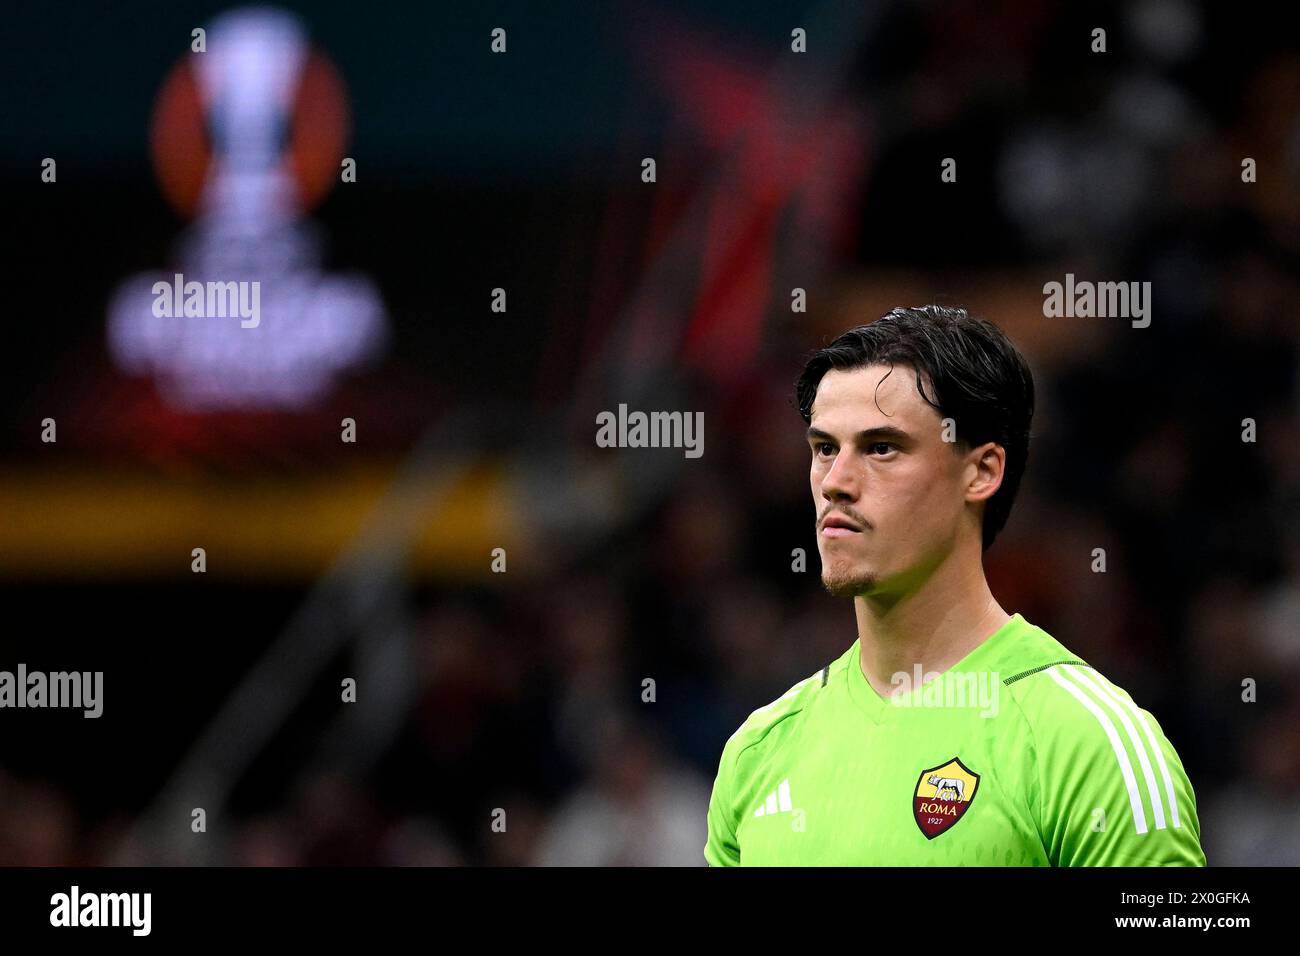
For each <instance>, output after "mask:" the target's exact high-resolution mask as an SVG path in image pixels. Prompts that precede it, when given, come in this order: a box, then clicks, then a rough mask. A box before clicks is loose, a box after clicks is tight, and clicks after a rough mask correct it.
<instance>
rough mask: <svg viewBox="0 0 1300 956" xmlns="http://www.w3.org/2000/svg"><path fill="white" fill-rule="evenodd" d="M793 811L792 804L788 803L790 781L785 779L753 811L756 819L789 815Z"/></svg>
mask: <svg viewBox="0 0 1300 956" xmlns="http://www.w3.org/2000/svg"><path fill="white" fill-rule="evenodd" d="M793 809H794V804H793V803H791V802H790V780H789V778H788V777H787V778H786V779H785V780H782V781H781V783H780V785H779V786H778V787H777V788H776V789H775V790H773V791H772V792H771V793H769V794H768V795H767V799H766V800H764V801H763V802H762V803H760V804H759V805H758V809H757V810H755V811H754V816H756V817H767V816H771V815H772V814H774V813H789V812H790V811H791V810H793Z"/></svg>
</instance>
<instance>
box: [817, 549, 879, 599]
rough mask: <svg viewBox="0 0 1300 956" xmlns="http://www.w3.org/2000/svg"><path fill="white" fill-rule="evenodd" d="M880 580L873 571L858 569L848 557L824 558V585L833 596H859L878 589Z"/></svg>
mask: <svg viewBox="0 0 1300 956" xmlns="http://www.w3.org/2000/svg"><path fill="white" fill-rule="evenodd" d="M878 583H879V581H878V580H877V578H876V575H875V574H874V573H873V572H871V571H863V570H858V569H856V568H855V567H854V564H853V562H852V561H851V560H849V559H846V558H839V559H831V560H829V561H828V560H827V559H826V558H825V557H823V558H822V586H823V587H824V588H826V590H827V591H828V592H829V593H830V595H831V596H832V597H857V596H858V595H860V594H868V593H870V592H872V591H874V590H875V589H876V586H877V584H878Z"/></svg>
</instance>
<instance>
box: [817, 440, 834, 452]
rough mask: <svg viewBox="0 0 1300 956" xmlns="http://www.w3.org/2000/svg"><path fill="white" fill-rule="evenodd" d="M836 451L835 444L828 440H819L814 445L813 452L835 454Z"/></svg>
mask: <svg viewBox="0 0 1300 956" xmlns="http://www.w3.org/2000/svg"><path fill="white" fill-rule="evenodd" d="M834 453H835V446H834V445H832V444H831V443H830V442H828V441H819V442H818V443H817V444H816V445H814V446H813V454H816V455H833V454H834Z"/></svg>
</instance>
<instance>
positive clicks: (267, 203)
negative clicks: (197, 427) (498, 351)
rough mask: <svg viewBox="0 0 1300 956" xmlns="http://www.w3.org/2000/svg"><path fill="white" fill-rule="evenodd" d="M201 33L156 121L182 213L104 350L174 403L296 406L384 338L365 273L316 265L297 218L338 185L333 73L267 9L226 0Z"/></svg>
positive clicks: (288, 22) (307, 231)
mask: <svg viewBox="0 0 1300 956" xmlns="http://www.w3.org/2000/svg"><path fill="white" fill-rule="evenodd" d="M206 46H207V52H205V53H191V54H190V55H189V56H188V57H186V59H185V60H184V61H182V63H181V64H180V65H179V66H178V67H177V69H176V70H175V71H174V72H173V74H172V76H171V77H170V78H169V80H168V82H167V84H166V85H165V86H164V89H163V91H162V93H161V94H160V96H159V102H158V107H157V111H156V113H155V117H154V129H153V147H154V157H155V164H156V166H157V170H158V175H159V180H160V183H161V185H162V187H163V191H164V193H165V194H166V195H167V196H168V199H169V200H171V201H172V203H173V204H174V205H175V206H177V208H178V209H180V210H181V211H182V212H183V213H187V214H190V215H193V216H194V221H193V222H192V223H191V225H190V226H189V227H188V229H187V230H186V232H185V233H184V235H183V236H182V237H181V241H180V242H179V244H178V247H177V250H176V262H175V267H174V268H173V269H171V270H168V271H167V272H159V273H148V274H142V275H137V276H133V277H131V278H130V279H128V280H127V281H125V282H123V283H122V285H121V286H120V287H119V288H118V290H117V292H116V294H115V295H114V298H113V301H112V304H111V305H110V307H109V325H108V341H109V348H110V351H111V353H112V355H113V358H114V360H115V361H116V363H117V365H118V367H119V368H120V369H122V370H123V371H124V372H128V373H130V374H136V375H150V376H152V377H153V379H154V382H155V384H156V386H157V388H158V391H159V394H160V395H161V396H162V398H163V400H164V401H166V402H167V403H168V404H169V405H172V406H174V407H177V408H182V409H189V410H217V409H231V408H259V409H262V408H281V409H290V408H302V407H306V406H309V405H311V404H312V403H314V402H315V401H317V400H318V399H320V398H321V397H322V396H323V395H324V394H325V393H326V392H327V391H328V389H329V387H330V385H331V384H332V382H333V380H334V379H335V378H336V377H337V376H338V375H339V374H340V373H342V372H344V371H345V370H348V369H352V368H355V367H358V366H361V365H362V364H364V363H366V362H368V361H370V360H372V359H374V358H376V357H377V356H378V355H379V354H380V352H381V351H382V349H383V347H384V345H385V343H386V339H387V326H388V322H387V317H386V315H385V313H384V307H383V303H382V301H381V299H380V297H379V294H378V292H377V290H376V289H375V287H374V284H373V283H372V282H371V281H370V280H369V279H368V278H366V277H364V276H356V275H350V276H344V275H327V274H325V273H323V272H321V270H320V260H321V257H320V243H319V240H318V238H317V234H316V227H315V226H314V225H313V224H312V223H311V222H310V221H308V220H306V219H305V218H303V215H302V214H303V211H304V209H305V207H306V206H308V205H310V204H311V203H312V202H313V201H315V200H318V199H319V198H320V197H321V196H322V195H323V194H324V193H325V191H326V190H327V189H328V188H329V187H330V186H331V185H332V184H333V183H335V182H337V177H338V175H339V168H340V166H339V163H340V160H341V159H342V148H343V140H344V136H345V129H346V123H347V121H346V106H345V102H344V97H343V91H342V86H341V83H340V82H339V81H338V79H337V77H336V75H335V74H334V72H333V70H332V68H331V67H330V65H329V63H328V61H327V60H325V59H324V57H323V56H321V55H320V54H319V53H316V52H314V51H313V50H312V49H311V47H310V46H309V45H308V43H307V40H306V36H305V33H304V31H303V28H302V26H301V24H300V23H299V22H298V20H297V19H296V18H295V17H293V16H291V15H290V14H288V13H285V12H282V11H279V10H273V9H263V8H253V9H246V10H236V11H233V12H230V13H227V14H225V15H223V16H222V17H220V18H219V19H217V20H216V21H215V22H214V23H213V24H212V26H211V28H209V29H208V31H207V43H206ZM250 307H251V308H250Z"/></svg>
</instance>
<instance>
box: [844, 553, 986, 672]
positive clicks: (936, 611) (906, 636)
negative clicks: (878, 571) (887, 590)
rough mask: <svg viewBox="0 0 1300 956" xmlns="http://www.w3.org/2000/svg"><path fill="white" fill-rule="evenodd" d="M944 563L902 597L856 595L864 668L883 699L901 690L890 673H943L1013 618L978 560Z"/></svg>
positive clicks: (856, 610) (952, 559)
mask: <svg viewBox="0 0 1300 956" xmlns="http://www.w3.org/2000/svg"><path fill="white" fill-rule="evenodd" d="M956 558H957V556H956V555H950V556H949V559H948V560H947V561H945V562H944V563H943V564H941V565H940V566H939V567H938V568H936V569H935V571H934V572H933V573H932V574H930V575H929V576H928V577H927V578H926V580H925V581H924V583H922V584H921V585H920V586H919V587H918V588H917V589H916V590H915V591H913V592H911V593H908V594H906V595H904V596H902V597H897V596H894V597H891V598H889V599H883V598H881V599H878V598H873V597H857V598H854V599H853V607H854V611H855V613H856V615H857V621H858V638H859V640H860V641H861V653H860V655H859V666H860V667H861V668H862V673H863V675H864V676H865V677H866V679H867V682H868V683H869V684H870V685H871V686H872V687H874V688H875V690H876V693H877V694H879V695H880V696H881V697H886V698H887V697H890V696H892V695H893V694H894V693H895V692H896V691H898V690H899V685H898V684H897V683H893V682H891V680H890V679H891V677H893V675H895V674H898V673H905V674H907V675H908V677H909V678H910V677H911V676H912V674H913V671H914V668H915V667H916V665H918V664H919V665H920V666H921V672H922V673H930V672H934V673H939V674H942V673H943V672H944V671H946V670H948V669H949V668H950V667H952V666H953V665H954V664H956V663H958V662H959V661H961V660H962V659H963V658H965V657H966V655H968V654H969V653H970V652H971V651H973V650H974V649H975V648H976V647H978V646H979V645H980V644H982V643H984V641H985V640H987V639H988V638H989V637H991V636H992V635H993V634H994V633H995V632H996V631H997V630H998V629H999V628H1001V627H1002V626H1003V625H1004V624H1006V622H1007V621H1009V620H1010V619H1011V615H1009V614H1007V612H1006V611H1004V610H1003V609H1002V607H1001V605H999V604H998V602H997V601H996V600H994V598H993V594H992V592H991V591H990V590H989V586H988V581H987V580H985V578H984V568H983V565H982V563H981V562H980V561H979V560H978V559H977V560H976V561H974V562H971V561H959V560H956Z"/></svg>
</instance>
